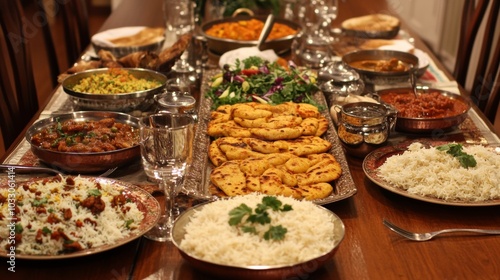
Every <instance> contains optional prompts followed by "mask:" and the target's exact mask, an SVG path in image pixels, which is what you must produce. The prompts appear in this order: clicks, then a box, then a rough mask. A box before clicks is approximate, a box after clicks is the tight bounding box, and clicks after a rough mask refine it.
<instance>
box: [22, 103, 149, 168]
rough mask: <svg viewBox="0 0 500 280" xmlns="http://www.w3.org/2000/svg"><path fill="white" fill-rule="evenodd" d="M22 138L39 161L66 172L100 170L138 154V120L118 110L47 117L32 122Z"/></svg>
mask: <svg viewBox="0 0 500 280" xmlns="http://www.w3.org/2000/svg"><path fill="white" fill-rule="evenodd" d="M25 138H26V140H27V141H28V143H30V145H31V151H32V152H33V154H34V155H35V156H36V157H38V159H39V160H40V161H41V162H43V163H46V164H48V165H50V166H53V167H55V168H57V169H61V170H64V171H66V172H68V173H82V174H84V173H85V174H90V173H97V172H102V171H104V170H107V169H109V168H112V167H117V166H122V165H124V164H126V163H130V162H132V161H134V160H136V159H138V158H139V157H140V148H139V120H138V119H137V118H135V117H132V116H130V115H128V114H124V113H118V112H105V111H79V112H73V113H70V114H63V115H59V116H55V117H50V118H46V119H43V120H40V121H37V122H35V123H34V124H33V125H32V126H31V127H30V128H29V129H28V131H27V132H26V136H25Z"/></svg>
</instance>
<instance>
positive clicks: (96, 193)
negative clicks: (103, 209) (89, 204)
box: [88, 189, 102, 196]
mask: <svg viewBox="0 0 500 280" xmlns="http://www.w3.org/2000/svg"><path fill="white" fill-rule="evenodd" d="M88 194H89V195H93V196H101V195H102V194H101V192H100V191H99V190H98V189H92V190H89V191H88Z"/></svg>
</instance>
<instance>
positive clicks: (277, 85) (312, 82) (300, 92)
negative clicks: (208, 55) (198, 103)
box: [205, 56, 319, 109]
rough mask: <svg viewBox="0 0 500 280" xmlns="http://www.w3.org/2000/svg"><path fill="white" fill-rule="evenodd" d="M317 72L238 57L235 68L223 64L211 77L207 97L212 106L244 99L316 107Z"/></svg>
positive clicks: (241, 101) (255, 58)
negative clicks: (314, 96)
mask: <svg viewBox="0 0 500 280" xmlns="http://www.w3.org/2000/svg"><path fill="white" fill-rule="evenodd" d="M316 78H317V74H316V73H315V72H314V71H312V70H310V69H299V68H298V67H297V66H295V65H294V64H293V63H292V62H290V65H289V69H285V68H283V67H282V66H280V65H279V64H278V63H276V62H273V63H269V62H268V61H265V60H263V59H262V58H260V57H257V56H252V57H249V58H246V59H244V60H237V61H236V63H235V65H234V67H232V68H231V67H230V66H229V65H225V66H224V68H223V71H222V73H219V74H217V75H214V77H212V79H211V84H210V89H209V90H208V92H207V93H206V95H205V96H206V97H207V98H210V99H212V102H213V104H212V109H216V108H217V107H219V106H220V105H226V104H236V103H244V102H261V103H268V104H273V105H276V104H281V103H284V102H289V101H292V102H297V103H309V104H312V105H316V106H318V104H316V102H315V101H314V100H313V99H312V97H311V94H313V93H314V92H316V91H318V90H319V89H318V86H317V85H316Z"/></svg>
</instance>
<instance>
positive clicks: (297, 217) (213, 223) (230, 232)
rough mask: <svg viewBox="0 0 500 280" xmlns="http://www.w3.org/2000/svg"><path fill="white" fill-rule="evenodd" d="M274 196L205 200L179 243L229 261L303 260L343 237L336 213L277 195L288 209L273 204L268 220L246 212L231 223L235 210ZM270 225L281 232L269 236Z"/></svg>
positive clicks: (279, 262) (325, 250) (200, 255)
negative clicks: (337, 236)
mask: <svg viewBox="0 0 500 280" xmlns="http://www.w3.org/2000/svg"><path fill="white" fill-rule="evenodd" d="M269 197H271V196H266V195H262V194H256V193H254V194H249V195H245V196H236V197H233V198H231V199H224V200H218V201H214V202H212V203H210V204H206V205H204V206H203V208H201V210H197V211H196V212H195V213H194V214H193V216H192V217H191V220H190V221H189V223H188V224H187V225H186V227H185V230H186V234H185V236H184V239H183V240H182V241H181V242H180V244H179V248H181V249H182V250H183V251H184V252H186V253H187V254H188V255H190V256H192V257H195V258H198V259H201V260H204V261H208V262H212V263H217V264H222V265H230V266H251V265H287V264H294V263H300V262H304V261H308V260H311V259H314V258H317V257H320V256H323V255H325V254H327V253H328V252H330V251H331V250H332V249H333V248H334V246H335V244H336V241H338V240H335V237H334V234H333V233H334V220H335V217H334V216H333V215H331V213H329V212H328V211H325V210H324V209H322V208H320V207H318V206H317V205H315V204H314V203H312V202H309V201H298V200H295V199H293V198H290V197H283V196H276V197H274V196H273V197H271V198H277V200H278V201H279V202H280V204H281V206H280V209H281V208H283V209H285V210H286V211H274V210H268V211H267V212H268V215H269V216H268V217H269V218H270V221H269V223H268V224H260V223H253V224H251V225H250V224H248V221H247V222H244V221H245V218H244V219H242V221H241V223H237V225H234V224H235V223H233V224H230V223H231V222H230V221H229V220H230V219H232V218H234V214H235V213H236V215H238V213H242V212H244V211H245V209H254V208H257V207H259V208H260V209H262V204H264V201H265V199H268V198H269ZM274 201H276V200H274ZM243 204H244V206H243ZM258 205H260V206H258ZM287 205H288V206H287ZM245 207H248V208H245ZM231 214H233V216H231ZM256 219H257V220H258V219H259V218H256ZM271 227H273V229H276V230H275V235H274V237H276V236H278V237H281V238H267V239H266V232H267V233H269V231H271ZM252 228H253V229H252ZM276 232H277V233H276ZM280 233H281V234H280ZM276 239H277V240H276Z"/></svg>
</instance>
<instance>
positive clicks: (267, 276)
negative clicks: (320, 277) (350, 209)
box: [172, 202, 345, 280]
mask: <svg viewBox="0 0 500 280" xmlns="http://www.w3.org/2000/svg"><path fill="white" fill-rule="evenodd" d="M208 203H210V202H208ZM208 203H203V204H200V205H197V206H195V207H193V208H190V209H188V210H187V211H185V212H183V213H182V214H181V215H180V216H179V217H178V218H177V220H176V221H175V223H174V226H173V228H172V242H173V243H174V245H175V246H176V247H177V249H178V250H179V252H180V254H181V256H182V257H183V258H184V259H185V260H186V261H187V262H188V263H189V264H190V265H191V266H192V267H194V268H195V269H197V270H199V271H201V272H204V273H206V274H209V275H211V276H214V277H216V279H240V280H246V279H248V280H254V279H259V280H271V279H292V278H293V279H294V278H297V279H299V278H300V279H302V277H308V275H309V274H311V273H313V272H314V271H316V270H317V269H319V268H321V267H322V266H323V265H324V264H325V263H326V262H327V261H328V260H330V259H331V258H332V257H333V255H334V254H335V252H336V251H337V249H338V246H339V244H340V242H341V241H342V240H343V238H344V235H345V226H344V223H343V222H342V220H341V219H340V218H339V217H338V216H337V215H335V214H334V213H333V212H331V211H330V210H328V209H326V208H324V207H322V206H319V205H318V207H320V208H322V209H323V210H324V211H327V212H328V213H329V214H331V215H332V218H333V220H334V232H332V235H333V237H334V241H333V242H334V244H333V245H334V246H333V248H332V250H331V251H329V252H328V253H326V254H324V255H322V256H318V257H317V258H314V259H312V260H309V261H305V262H302V263H290V264H284V265H273V266H269V265H259V266H247V267H242V266H230V265H223V264H217V263H213V262H208V261H204V260H201V259H198V258H195V257H192V256H190V255H189V254H188V253H186V252H184V251H183V250H182V249H180V247H179V245H180V243H181V241H182V239H183V238H184V235H185V234H186V231H185V226H186V225H187V224H188V223H189V221H190V219H191V216H193V214H194V213H195V211H199V210H200V209H202V207H203V206H205V205H207V204H208ZM291 253H300V252H291Z"/></svg>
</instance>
